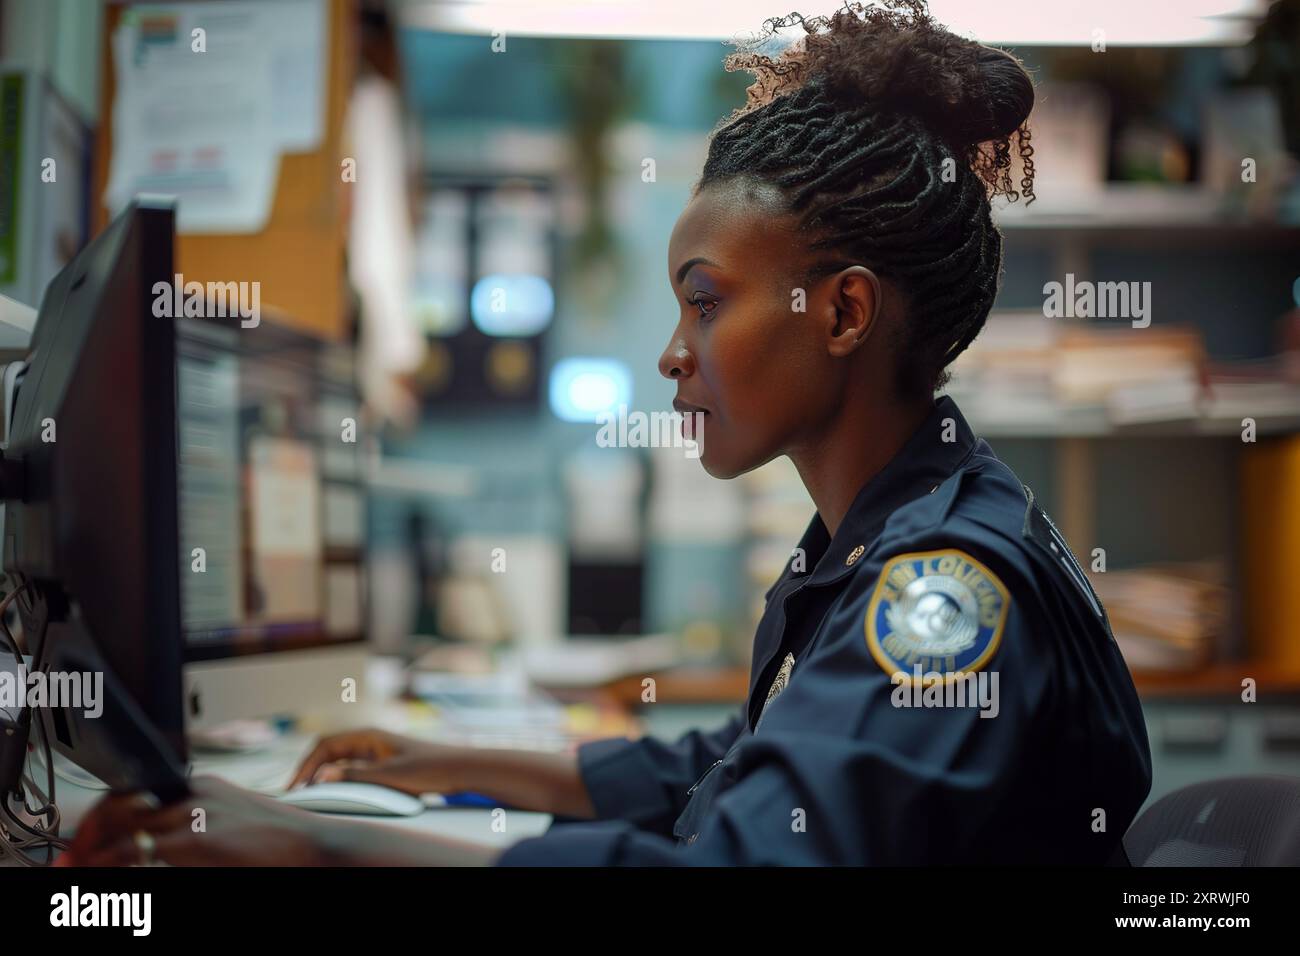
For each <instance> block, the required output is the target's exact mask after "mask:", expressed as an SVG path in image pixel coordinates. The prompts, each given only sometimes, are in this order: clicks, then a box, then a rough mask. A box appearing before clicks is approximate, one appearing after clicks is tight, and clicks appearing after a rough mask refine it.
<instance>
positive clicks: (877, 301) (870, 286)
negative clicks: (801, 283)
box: [826, 266, 884, 358]
mask: <svg viewBox="0 0 1300 956" xmlns="http://www.w3.org/2000/svg"><path fill="white" fill-rule="evenodd" d="M827 281H828V282H829V283H831V285H830V293H831V306H832V307H833V308H834V310H835V319H834V325H833V327H832V328H831V330H830V337H829V339H828V340H827V343H826V344H827V349H828V350H829V352H830V354H831V355H833V356H835V357H837V358H842V357H844V356H846V355H850V354H852V353H853V352H854V351H856V350H857V349H858V348H859V347H860V346H861V345H862V343H864V342H865V341H866V340H867V337H868V336H870V335H871V332H872V330H873V329H875V327H876V326H877V325H878V324H879V317H880V308H881V305H882V304H883V302H884V299H883V298H882V296H881V293H880V279H879V278H878V277H877V276H876V274H875V273H874V272H872V271H871V270H870V269H868V268H867V267H866V266H849V267H848V268H847V269H843V270H841V271H840V272H837V273H835V274H834V275H832V276H828V277H827Z"/></svg>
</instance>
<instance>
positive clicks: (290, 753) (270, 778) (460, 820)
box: [38, 734, 551, 848]
mask: <svg viewBox="0 0 1300 956" xmlns="http://www.w3.org/2000/svg"><path fill="white" fill-rule="evenodd" d="M315 739H316V738H315V736H313V735H308V734H287V735H285V736H283V737H281V738H279V739H278V740H276V742H275V743H274V744H272V745H271V746H270V747H268V748H266V749H265V750H258V751H255V752H252V753H246V754H201V755H197V756H196V758H195V760H194V761H193V767H194V775H195V776H214V777H221V778H222V779H224V780H229V781H230V782H231V783H233V784H236V785H238V786H241V787H245V788H247V789H249V790H254V791H257V792H258V793H266V794H275V793H279V792H282V791H283V790H284V786H285V784H287V783H288V782H289V777H290V775H291V774H292V773H293V771H294V769H295V768H296V767H297V765H298V761H299V760H300V759H301V758H302V757H304V756H306V754H307V751H308V749H309V748H310V747H311V745H312V743H313V742H314V741H315ZM55 767H56V768H57V770H58V772H59V779H58V785H57V800H58V804H59V810H60V812H61V813H62V814H63V826H62V828H61V832H62V835H63V836H65V837H67V836H71V835H72V834H73V833H75V832H76V828H77V824H78V822H80V820H81V818H82V817H83V816H84V815H85V814H86V812H87V811H88V810H89V809H90V807H91V806H93V805H94V804H95V803H96V802H98V800H99V799H100V798H101V797H102V796H103V795H104V793H105V791H104V790H102V789H97V788H93V787H90V786H83V785H81V784H78V783H75V782H73V780H72V779H70V777H72V776H73V775H78V774H80V771H78V770H77V769H76V768H75V767H72V766H70V765H69V764H68V763H67V762H66V761H64V760H63V759H62V758H60V757H56V759H55ZM43 773H44V771H43V770H41V771H38V777H39V779H42V780H43V779H44V778H43V776H39V775H40V774H43ZM319 816H321V817H322V818H328V817H337V818H338V819H341V820H356V821H360V822H362V823H373V824H376V825H378V826H387V827H399V828H403V829H407V830H412V831H415V832H419V833H428V834H433V835H435V836H444V837H451V838H454V839H458V840H466V841H468V842H472V843H478V844H481V845H483V846H491V847H501V848H504V847H507V846H510V845H511V844H512V843H516V842H518V841H519V840H522V839H525V838H526V837H533V836H538V835H540V834H542V833H544V832H546V829H547V827H549V826H550V824H551V815H550V814H548V813H532V812H529V811H525V810H508V811H506V815H505V830H504V831H502V832H498V831H497V830H494V829H493V828H492V811H491V810H490V809H483V808H478V807H436V808H431V809H429V810H426V811H425V812H424V813H421V814H419V815H418V816H413V817H380V816H369V815H366V816H360V815H353V814H334V813H331V814H319Z"/></svg>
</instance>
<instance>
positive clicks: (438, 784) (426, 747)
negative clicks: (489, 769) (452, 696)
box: [289, 729, 465, 796]
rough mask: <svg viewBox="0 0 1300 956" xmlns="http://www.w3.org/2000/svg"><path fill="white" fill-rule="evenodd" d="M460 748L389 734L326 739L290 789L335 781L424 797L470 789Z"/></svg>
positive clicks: (370, 732)
mask: <svg viewBox="0 0 1300 956" xmlns="http://www.w3.org/2000/svg"><path fill="white" fill-rule="evenodd" d="M463 754H464V751H463V749H462V748H460V747H449V746H446V745H443V744H434V743H427V742H425V741H421V740H412V739H411V738H410V737H402V736H400V735H398V734H392V733H389V732H388V731H386V730H375V729H366V730H351V731H348V732H346V733H341V734H335V735H333V736H331V737H323V738H321V739H320V740H319V741H318V742H317V744H316V746H315V747H314V748H312V751H311V753H309V754H308V755H307V757H306V758H305V759H304V760H303V762H302V763H301V765H299V767H298V770H297V772H295V773H294V775H293V780H292V781H291V782H290V783H289V786H290V787H296V786H298V785H299V784H305V783H315V782H323V781H331V780H357V781H361V782H363V783H374V784H379V785H381V786H385V787H389V788H391V789H393V790H402V791H405V792H406V793H410V794H414V795H416V796H419V795H420V794H422V793H451V792H454V791H457V790H463V789H465V786H464V784H463V782H462V781H460V780H459V779H458V778H459V777H460V776H461V772H460V771H461V766H462V760H461V757H462V756H463Z"/></svg>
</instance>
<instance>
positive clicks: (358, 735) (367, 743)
mask: <svg viewBox="0 0 1300 956" xmlns="http://www.w3.org/2000/svg"><path fill="white" fill-rule="evenodd" d="M392 749H393V748H392V747H389V746H385V745H384V741H383V740H381V739H380V735H379V733H378V732H377V731H368V730H363V731H355V732H352V733H347V734H336V735H335V736H333V737H323V738H321V739H320V740H319V741H318V742H317V744H316V746H315V747H313V748H312V751H311V753H309V754H308V755H307V756H306V758H304V759H303V761H302V763H301V764H299V765H298V770H297V772H296V773H294V775H293V779H292V780H291V781H290V782H289V786H290V788H292V787H296V786H299V785H300V784H305V783H310V782H311V781H312V779H313V778H314V777H315V776H316V771H318V770H320V768H321V767H323V766H325V765H326V764H332V763H336V762H338V761H340V760H346V759H348V758H365V759H368V760H377V759H380V758H382V757H385V756H387V755H388V754H389V753H390V752H391V751H392Z"/></svg>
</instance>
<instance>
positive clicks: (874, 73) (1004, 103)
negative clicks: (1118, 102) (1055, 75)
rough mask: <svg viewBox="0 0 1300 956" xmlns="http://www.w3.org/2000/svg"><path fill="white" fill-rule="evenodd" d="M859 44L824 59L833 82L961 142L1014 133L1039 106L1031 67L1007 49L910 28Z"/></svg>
mask: <svg viewBox="0 0 1300 956" xmlns="http://www.w3.org/2000/svg"><path fill="white" fill-rule="evenodd" d="M859 39H861V40H866V39H867V38H866V37H861V38H859ZM854 46H855V47H856V49H854V48H850V49H845V50H842V51H841V52H842V53H844V54H846V56H845V57H844V58H843V59H840V60H838V61H835V60H831V59H829V58H828V59H827V60H823V62H822V63H821V64H820V66H821V69H820V70H819V71H818V72H821V73H822V75H823V77H824V79H825V80H826V81H827V83H828V84H829V85H830V86H831V87H832V88H833V89H838V90H839V91H840V92H841V94H842V95H845V96H847V97H848V98H850V99H852V100H854V101H856V102H862V100H863V99H864V98H865V99H866V100H867V101H868V102H871V103H873V104H875V105H878V106H879V107H880V108H881V109H884V110H887V111H889V112H895V113H910V114H912V115H915V116H917V117H918V118H920V119H921V120H923V121H924V122H925V123H926V125H928V126H929V127H930V128H931V129H932V130H934V131H935V133H937V134H938V135H940V136H942V137H943V138H944V139H945V140H946V141H948V142H949V143H950V144H952V145H953V146H954V147H956V148H958V149H965V148H968V147H974V146H978V145H979V144H980V143H986V142H988V141H989V140H994V139H1000V138H1002V137H1004V136H1010V135H1012V134H1013V133H1014V132H1015V131H1016V130H1018V129H1019V128H1020V127H1021V125H1022V124H1023V123H1024V122H1025V120H1026V119H1028V118H1029V112H1030V110H1031V109H1033V106H1034V86H1033V83H1032V82H1031V80H1030V78H1029V74H1028V73H1027V72H1025V68H1024V67H1023V66H1021V65H1020V61H1019V60H1017V59H1016V58H1015V57H1013V56H1012V55H1011V54H1009V53H1005V52H1003V51H1002V50H998V49H995V48H993V47H988V46H984V45H982V44H979V43H975V42H974V41H971V40H965V39H962V38H961V37H958V36H956V35H954V34H951V33H947V32H946V31H943V32H939V31H935V32H916V31H910V30H909V31H898V32H896V33H894V34H893V35H888V34H886V35H884V36H882V35H880V33H876V35H875V36H874V37H871V39H870V41H869V42H866V43H862V44H861V45H858V44H855V45H854Z"/></svg>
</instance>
